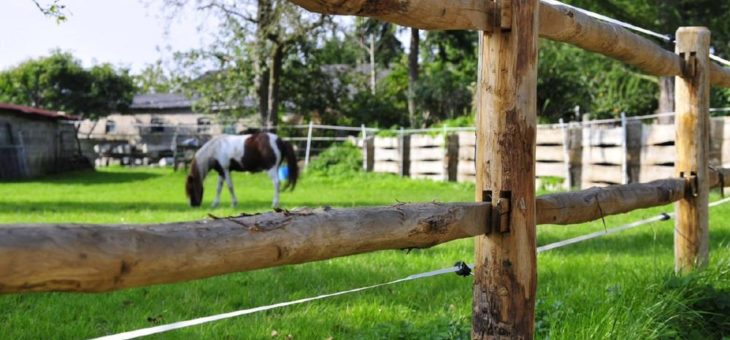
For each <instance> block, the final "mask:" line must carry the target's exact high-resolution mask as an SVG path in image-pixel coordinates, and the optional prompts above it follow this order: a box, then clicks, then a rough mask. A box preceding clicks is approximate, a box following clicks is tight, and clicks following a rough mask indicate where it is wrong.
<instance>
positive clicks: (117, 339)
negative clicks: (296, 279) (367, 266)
mask: <svg viewBox="0 0 730 340" xmlns="http://www.w3.org/2000/svg"><path fill="white" fill-rule="evenodd" d="M727 202H730V197H728V198H725V199H722V200H719V201H715V202H712V203H710V204H709V205H708V206H709V207H714V206H717V205H720V204H724V203H727ZM673 216H674V213H669V214H662V215H659V216H655V217H651V218H647V219H644V220H640V221H636V222H633V223H629V224H625V225H622V226H619V227H616V228H613V229H609V230H605V231H599V232H595V233H591V234H587V235H583V236H578V237H575V238H571V239H567V240H563V241H559V242H555V243H551V244H546V245H544V246H540V247H537V252H538V253H542V252H546V251H549V250H552V249H556V248H560V247H564V246H566V245H570V244H574V243H578V242H582V241H586V240H590V239H594V238H597V237H601V236H604V235H609V234H614V233H618V232H621V231H625V230H628V229H632V228H636V227H638V226H642V225H645V224H649V223H652V222H656V221H662V220H667V219H668V218H670V217H673ZM469 268H474V265H473V264H470V265H469ZM459 270H460V268H459V267H456V266H454V267H450V268H444V269H438V270H433V271H430V272H425V273H421V274H414V275H410V276H407V277H404V278H402V279H397V280H394V281H390V282H385V283H380V284H376V285H372V286H367V287H360V288H355V289H350V290H345V291H341V292H336V293H330V294H323V295H319V296H315V297H310V298H305V299H300V300H294V301H289V302H281V303H276V304H273V305H268V306H261V307H254V308H249V309H243V310H239V311H235V312H229V313H223V314H218V315H212V316H206V317H202V318H197V319H192V320H187V321H180V322H175V323H171V324H167V325H161V326H155V327H149V328H143V329H138V330H135V331H129V332H124V333H119V334H113V335H108V336H103V337H99V338H94V339H92V340H126V339H134V338H139V337H143V336H147V335H152V334H158V333H163V332H167V331H171V330H174V329H180V328H185V327H190V326H195V325H200V324H204V323H208V322H213V321H218V320H223V319H230V318H233V317H237V316H241V315H246V314H252V313H256V312H261V311H265V310H271V309H276V308H281V307H286V306H291V305H296V304H300V303H305V302H310V301H314V300H320V299H325V298H330V297H335V296H339V295H345V294H350V293H356V292H361V291H364V290H369V289H374V288H378V287H383V286H387V285H392V284H396V283H400V282H405V281H411V280H416V279H421V278H426V277H432V276H438V275H443V274H449V273H455V272H457V271H459Z"/></svg>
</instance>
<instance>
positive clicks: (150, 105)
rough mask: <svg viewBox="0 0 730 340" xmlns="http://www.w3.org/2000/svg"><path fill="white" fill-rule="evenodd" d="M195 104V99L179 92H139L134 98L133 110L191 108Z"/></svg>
mask: <svg viewBox="0 0 730 340" xmlns="http://www.w3.org/2000/svg"><path fill="white" fill-rule="evenodd" d="M192 106H193V101H192V100H191V99H189V98H187V97H185V96H183V95H181V94H177V93H145V94H138V95H136V96H134V99H132V105H131V106H130V108H131V109H132V110H144V109H154V110H169V109H189V108H190V107H192Z"/></svg>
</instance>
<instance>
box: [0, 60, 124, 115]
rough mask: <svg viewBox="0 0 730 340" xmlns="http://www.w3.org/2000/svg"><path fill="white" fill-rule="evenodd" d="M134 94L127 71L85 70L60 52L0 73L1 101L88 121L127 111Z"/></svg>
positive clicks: (105, 67)
mask: <svg viewBox="0 0 730 340" xmlns="http://www.w3.org/2000/svg"><path fill="white" fill-rule="evenodd" d="M136 91H137V88H136V86H135V85H134V81H133V79H132V77H131V76H130V75H129V71H128V70H126V69H116V68H114V67H113V66H111V65H109V64H101V65H96V66H93V67H91V68H90V69H84V68H83V67H82V66H81V63H80V62H79V60H77V59H75V58H74V57H73V56H72V55H71V54H70V53H64V52H61V51H54V52H53V53H52V54H51V55H50V56H48V57H44V58H38V59H31V60H28V61H25V62H23V63H21V64H20V65H18V66H17V67H15V68H12V69H9V70H7V71H4V72H0V101H4V102H9V103H13V104H18V105H27V106H32V107H39V108H44V109H49V110H56V111H65V112H69V113H71V114H74V115H78V116H81V117H82V118H89V119H96V118H99V117H103V116H106V115H108V114H110V113H113V112H124V111H126V110H127V109H128V108H129V105H130V104H131V102H132V98H133V97H134V94H135V93H136Z"/></svg>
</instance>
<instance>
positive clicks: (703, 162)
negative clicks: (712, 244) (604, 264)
mask: <svg viewBox="0 0 730 340" xmlns="http://www.w3.org/2000/svg"><path fill="white" fill-rule="evenodd" d="M709 51H710V31H709V30H707V28H704V27H681V28H680V29H679V30H677V44H676V52H677V54H678V55H679V56H680V57H682V58H683V59H684V61H685V63H686V64H687V72H685V73H686V76H685V77H677V78H676V81H675V105H674V106H675V111H676V112H677V116H676V118H675V124H676V127H677V132H676V134H677V141H676V146H677V162H676V165H675V167H676V173H677V174H682V173H683V174H684V175H685V176H690V175H691V174H694V175H696V176H697V177H696V180H697V190H696V194H695V195H694V197H692V196H689V197H686V198H685V199H682V200H680V201H679V202H678V203H677V208H676V212H677V219H676V225H675V228H674V269H675V271H676V272H678V273H684V272H688V271H691V270H692V269H694V268H696V267H702V266H704V265H706V264H707V260H708V254H709V237H710V236H709V226H708V206H707V204H708V201H709V178H708V168H707V165H708V154H709V148H710V147H709V136H710V58H709Z"/></svg>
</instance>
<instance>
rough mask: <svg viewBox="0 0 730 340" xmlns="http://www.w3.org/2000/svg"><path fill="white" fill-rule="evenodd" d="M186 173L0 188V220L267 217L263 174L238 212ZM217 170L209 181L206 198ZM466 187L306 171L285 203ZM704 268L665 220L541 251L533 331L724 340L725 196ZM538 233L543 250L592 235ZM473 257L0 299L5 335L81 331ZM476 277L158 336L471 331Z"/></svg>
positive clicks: (445, 251) (453, 249) (628, 217)
mask: <svg viewBox="0 0 730 340" xmlns="http://www.w3.org/2000/svg"><path fill="white" fill-rule="evenodd" d="M183 182H184V174H182V173H173V172H172V171H171V170H167V169H121V168H112V169H104V170H100V171H98V172H96V173H75V174H68V175H63V176H58V177H51V178H45V179H41V180H34V181H27V182H15V183H4V184H2V185H0V223H17V222H95V223H102V222H103V223H137V222H162V221H182V220H195V219H202V218H205V217H206V216H207V214H208V212H211V213H213V214H215V215H219V216H225V215H233V214H237V213H240V212H242V211H245V212H254V211H266V210H268V209H269V208H268V207H269V205H270V204H271V183H270V182H269V181H268V179H267V178H266V176H265V175H263V174H258V175H247V174H240V173H236V174H235V175H234V182H235V187H236V189H237V194H238V197H239V201H240V203H239V207H237V208H236V209H233V208H230V207H228V205H229V202H230V200H229V197H228V195H227V193H226V192H224V194H223V201H222V204H221V205H222V207H221V208H218V209H213V210H210V209H207V208H203V209H191V208H189V207H188V206H187V204H186V202H185V197H184V194H183ZM214 186H215V183H214V178H212V177H211V178H209V179H208V181H207V182H206V198H205V202H204V204H205V206H207V205H208V204H209V203H210V201H211V196H212V191H213V189H214ZM473 197H474V188H473V185H468V184H453V183H434V182H429V181H415V180H403V179H399V178H396V177H394V176H385V175H373V174H357V175H352V176H339V177H337V176H336V177H331V178H327V177H322V176H306V174H305V176H304V177H303V178H302V180H301V182H300V185H299V186H298V187H297V190H295V191H294V192H292V193H284V194H282V197H281V201H282V206H283V207H284V208H288V209H291V208H295V207H300V206H322V205H330V206H337V207H353V206H362V205H384V204H393V203H397V202H399V201H401V202H428V201H434V200H436V201H472V200H473ZM671 209H672V208H671V206H669V207H660V208H654V209H647V210H642V211H637V212H633V213H631V214H625V215H620V216H611V217H607V218H606V223H607V225H608V227H609V228H610V227H612V226H616V225H619V224H622V223H626V222H630V221H634V220H638V219H641V218H646V217H650V216H654V215H656V214H657V213H658V212H660V211H670V210H671ZM710 215H711V218H710V225H711V240H712V243H711V264H710V266H709V267H708V268H707V269H706V270H704V271H701V272H699V273H698V274H694V275H691V276H689V277H686V278H677V277H675V276H674V275H673V274H672V269H673V255H672V244H673V236H672V228H673V223H674V222H673V221H666V222H658V223H654V224H651V225H648V226H645V227H640V228H637V229H634V230H631V231H627V232H624V233H620V234H615V235H611V236H607V237H603V238H599V239H595V240H591V241H588V242H583V243H580V244H576V245H572V246H568V247H566V248H562V249H558V250H553V251H550V252H547V253H543V254H540V255H539V257H538V275H539V276H538V282H539V283H538V305H537V320H536V326H537V332H538V334H537V335H538V337H539V338H551V339H583V338H631V339H645V338H654V339H663V338H698V339H705V338H722V336H723V335H724V336H725V337H727V336H730V317H729V316H728V315H730V279H728V278H730V249H729V247H728V245H729V244H730V222H728V221H729V220H730V204H728V205H725V206H720V207H716V208H712V209H711V210H710ZM603 228H604V227H603V224H602V222H600V221H597V222H592V223H587V224H584V225H580V226H570V227H565V226H540V227H539V231H538V244H539V245H542V244H547V243H550V242H554V241H557V240H561V239H565V238H568V237H572V236H577V235H581V234H584V233H587V232H592V231H596V230H602V229H603ZM457 260H464V261H467V262H472V261H473V241H471V240H460V241H455V242H451V243H448V244H444V245H440V246H437V247H434V248H431V249H427V250H414V251H412V252H410V253H406V252H404V251H397V250H393V251H381V252H377V253H371V254H363V255H357V256H350V257H345V258H338V259H333V260H327V261H321V262H316V263H308V264H303V265H295V266H285V267H279V268H272V269H266V270H258V271H253V272H248V273H237V274H229V275H224V276H219V277H214V278H210V279H205V280H197V281H192V282H185V283H179V284H169V285H159V286H153V287H147V288H137V289H128V290H124V291H118V292H112V293H104V294H70V293H34V294H12V295H0V339H78V338H89V337H94V336H101V335H107V334H111V333H116V332H122V331H128V330H134V329H137V328H143V327H149V326H153V325H157V324H161V323H169V322H175V321H180V320H187V319H191V318H197V317H201V316H207V315H212V314H218V313H224V312H229V311H233V310H238V309H243V308H248V307H255V306H260V305H267V304H271V303H276V302H283V301H288V300H292V299H298V298H303V297H309V296H314V295H318V294H323V293H328V292H334V291H338V290H344V289H350V288H355V287H360V286H365V285H371V284H376V283H381V282H385V281H390V280H393V279H397V278H401V277H404V276H407V275H410V274H413V273H419V272H423V271H428V270H433V269H439V268H443V267H447V266H450V265H452V264H453V263H454V262H456V261H457ZM471 285H472V280H471V279H468V278H461V277H458V276H456V275H443V276H439V277H434V278H428V279H422V280H416V281H410V282H406V283H402V284H397V285H392V286H387V287H382V288H378V289H374V290H370V291H366V292H361V293H355V294H351V295H346V296H341V297H336V298H332V299H327V300H321V301H315V302H311V303H307V304H303V305H297V306H292V307H286V308H281V309H277V310H272V311H267V312H262V313H257V314H252V315H246V316H242V317H238V318H235V319H229V320H225V321H219V322H215V323H211V324H206V325H201V326H195V327H191V328H187V329H183V330H177V331H173V332H170V333H166V334H162V335H158V336H153V338H165V339H180V338H185V339H187V338H208V339H221V338H223V339H226V338H231V339H241V338H244V339H247V338H253V339H260V338H271V337H272V332H275V333H276V334H277V338H284V337H286V336H287V335H289V334H291V335H292V336H293V337H294V338H299V339H325V338H328V337H333V338H335V339H372V338H383V339H391V338H408V339H422V338H429V339H431V338H443V339H450V338H469V327H470V319H471Z"/></svg>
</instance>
